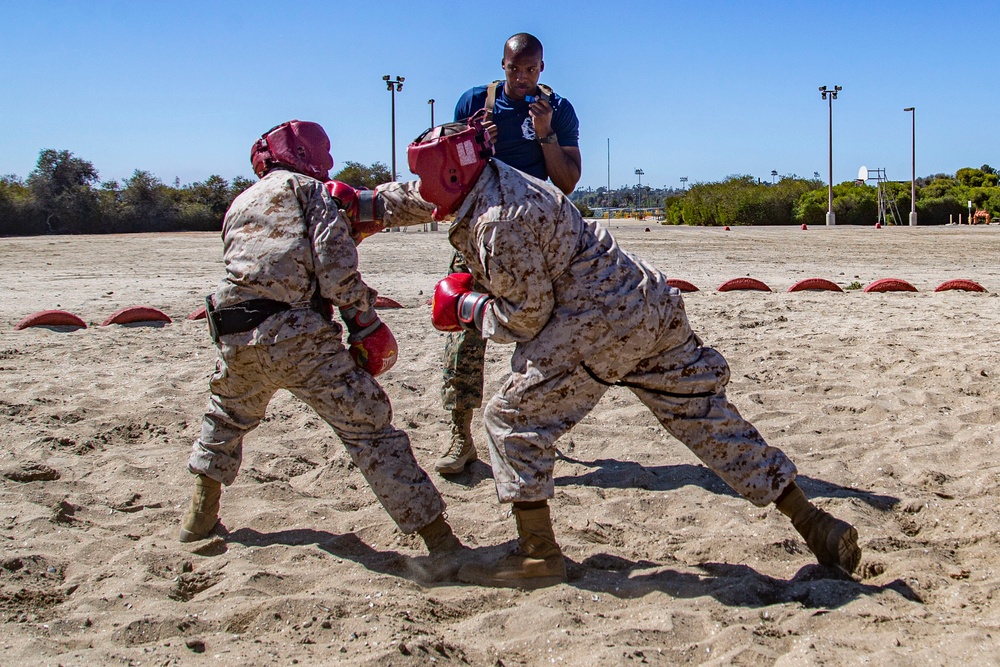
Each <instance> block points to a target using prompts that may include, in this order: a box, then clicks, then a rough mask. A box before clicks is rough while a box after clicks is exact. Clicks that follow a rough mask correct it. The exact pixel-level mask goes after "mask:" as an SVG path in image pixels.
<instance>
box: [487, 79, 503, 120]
mask: <svg viewBox="0 0 1000 667" xmlns="http://www.w3.org/2000/svg"><path fill="white" fill-rule="evenodd" d="M500 83H501V82H500V81H494V82H493V83H491V84H490V85H488V86H486V104H485V105H484V106H483V108H484V109H486V118H485V119H484V120H488V121H492V120H493V107H495V106H496V103H497V86H499V85H500Z"/></svg>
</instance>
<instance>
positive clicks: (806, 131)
mask: <svg viewBox="0 0 1000 667" xmlns="http://www.w3.org/2000/svg"><path fill="white" fill-rule="evenodd" d="M0 19H2V21H0V22H2V25H3V39H2V40H0V62H2V63H3V66H2V69H0V72H2V74H0V82H2V89H3V91H4V92H3V94H2V95H0V121H2V122H0V174H8V173H13V174H17V175H18V176H21V177H26V176H27V175H28V173H29V172H30V171H31V170H32V169H33V168H34V166H35V162H36V161H37V158H38V152H39V151H40V150H41V149H44V148H54V149H58V150H69V151H72V152H73V153H74V154H75V155H76V156H78V157H81V158H84V159H86V160H89V161H91V162H92V163H93V164H94V166H95V167H96V168H97V170H98V171H99V172H100V175H101V178H102V180H110V179H123V178H127V177H128V176H130V175H131V174H132V172H133V170H135V169H143V170H146V171H149V172H152V173H153V174H154V175H156V176H158V177H159V178H160V179H162V180H163V181H165V182H167V183H173V182H174V180H175V179H179V180H180V182H181V183H182V184H186V183H191V182H194V181H200V180H204V179H205V178H207V177H208V176H209V175H211V174H220V175H221V176H223V177H225V178H232V177H233V176H236V175H243V176H251V175H252V172H251V169H250V165H249V148H250V145H251V144H252V143H253V141H254V140H255V139H256V138H257V137H258V136H259V135H260V134H261V132H263V131H265V130H267V129H268V128H270V127H271V126H273V125H276V124H277V123H279V122H281V121H283V120H288V119H290V118H302V119H306V120H314V121H317V122H320V123H322V124H323V125H324V127H326V129H327V131H328V133H329V134H330V137H331V140H332V143H333V155H334V159H335V161H336V162H337V163H338V164H341V165H342V164H343V163H344V162H345V161H347V160H353V161H357V162H362V163H365V164H370V163H372V162H375V161H381V162H383V163H386V164H389V163H390V161H391V111H390V108H391V98H390V93H389V92H388V91H387V90H386V87H385V85H384V83H383V82H382V80H381V79H382V75H384V74H389V75H392V76H403V77H405V79H406V81H405V83H404V85H403V90H402V91H401V92H399V93H396V144H397V151H396V162H397V170H398V171H399V172H400V173H401V175H402V176H403V178H410V177H411V176H410V175H409V172H408V169H407V167H406V152H405V148H406V144H407V143H408V142H409V141H410V140H411V139H412V138H413V137H415V136H416V135H417V134H419V133H420V132H421V131H422V130H423V129H424V128H426V127H427V126H428V125H429V124H430V105H429V104H428V103H427V101H428V99H431V98H433V99H435V100H436V102H435V105H434V113H435V120H436V121H437V122H439V123H440V122H443V121H445V120H450V119H451V115H452V113H453V111H454V104H455V102H456V101H457V99H458V97H459V95H460V94H461V93H462V92H463V91H464V90H465V89H467V88H469V87H471V86H473V85H480V84H484V83H487V82H489V81H491V80H493V79H496V78H501V77H502V71H501V69H500V60H501V55H502V47H503V43H504V41H505V40H506V38H507V37H508V36H510V35H511V34H513V33H515V32H520V31H526V32H531V33H533V34H535V35H536V36H538V37H539V38H540V39H541V40H542V42H543V44H544V45H545V65H546V68H545V72H544V74H543V75H542V81H543V82H545V83H548V84H549V85H551V86H552V87H553V88H554V89H555V90H556V91H557V92H558V93H560V94H561V95H563V96H564V97H566V98H568V99H569V100H570V101H571V102H572V103H573V105H574V106H575V107H576V110H577V113H578V115H579V116H580V120H581V130H580V131H581V151H582V153H583V177H582V178H581V181H580V187H587V186H591V187H595V188H596V187H599V186H602V185H606V184H607V183H608V166H609V162H610V181H611V185H612V187H620V186H622V185H634V184H635V183H636V180H637V177H636V176H635V174H634V172H635V170H636V169H637V168H641V169H642V170H643V171H644V172H645V173H644V175H643V176H642V182H643V183H644V184H648V185H653V186H657V187H662V186H679V185H680V180H679V179H680V178H681V177H682V176H686V177H687V178H688V179H689V184H690V183H695V182H699V181H701V182H705V181H715V180H720V179H722V178H725V177H726V176H728V175H731V174H750V175H753V176H756V177H759V178H762V179H764V180H768V179H770V178H771V176H770V174H771V170H772V169H773V170H777V171H778V173H779V174H783V175H784V174H797V175H799V176H812V175H813V172H819V173H820V174H821V176H822V178H823V179H824V180H826V179H827V177H828V155H827V151H828V127H829V126H828V107H827V102H824V101H822V99H821V98H820V94H819V91H818V87H819V86H821V85H827V86H833V85H840V86H843V91H842V92H841V93H840V96H839V98H838V99H837V100H836V101H834V102H833V158H834V181H836V182H840V181H843V180H849V179H852V178H854V177H855V176H856V174H857V172H858V168H859V167H860V166H861V165H866V166H868V167H869V168H875V167H883V168H885V169H886V170H887V175H888V177H889V178H890V179H891V180H900V181H904V180H905V181H908V180H909V177H910V114H908V113H904V112H903V108H904V107H909V106H914V107H916V109H917V111H916V171H917V175H918V176H921V175H928V174H931V173H938V172H948V173H954V172H955V170H957V169H959V168H961V167H965V166H975V167H978V166H980V165H982V164H984V163H989V164H992V165H993V166H994V167H1000V133H998V132H997V129H996V123H997V120H996V119H997V117H998V115H1000V86H998V85H997V74H996V72H997V70H998V60H1000V50H998V46H997V45H998V43H1000V42H998V41H997V40H996V38H995V30H996V27H997V26H998V25H1000V3H997V2H995V1H993V2H984V1H978V0H973V1H971V2H965V3H943V2H928V1H925V0H911V1H909V2H904V1H901V0H883V1H872V2H855V1H853V0H848V1H842V2H836V3H834V2H811V1H808V0H800V1H798V2H791V1H784V0H775V1H769V0H761V1H760V2H754V3H748V2H729V1H712V0H706V1H704V2H700V3H699V2H686V3H678V2H673V1H671V0H663V1H661V2H656V1H649V2H641V1H630V0H618V1H617V2H590V1H586V0H584V1H579V2H566V1H563V0H551V1H549V2H542V1H538V2H519V1H509V2H500V3H489V4H482V5H478V4H476V3H468V2H454V1H451V2H444V1H442V2H438V1H433V0H426V1H421V0H413V1H410V2H377V1H372V0H369V2H356V1H355V2H350V3H346V2H311V3H288V2H285V3H278V2H250V1H246V0H244V1H241V2H211V1H203V2H189V1H187V0H175V1H174V2H169V3H167V2H158V1H156V0H145V1H140V0H134V1H131V2H124V1H102V2H96V1H93V0H91V1H90V2H85V1H83V0H79V1H77V2H59V1H55V0H35V1H33V2H15V1H14V0H0ZM609 140H610V160H609V157H608V152H609V151H608V145H609ZM336 168H337V167H335V169H336Z"/></svg>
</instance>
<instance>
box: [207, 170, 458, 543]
mask: <svg viewBox="0 0 1000 667" xmlns="http://www.w3.org/2000/svg"><path fill="white" fill-rule="evenodd" d="M222 238H223V242H224V245H225V248H224V253H223V258H224V260H225V264H226V278H225V279H224V280H223V281H222V283H221V284H220V285H219V288H218V289H217V290H216V293H215V303H216V306H217V307H218V308H224V307H226V306H231V305H234V304H236V303H239V302H242V301H247V300H250V299H273V300H275V301H281V302H285V303H289V304H291V305H292V309H291V310H288V311H284V312H281V313H278V314H276V315H272V316H271V317H269V318H268V319H266V320H264V322H262V323H261V324H260V325H259V326H257V327H256V328H255V329H252V330H250V331H246V332H242V333H233V334H227V335H224V336H222V337H221V339H220V341H219V343H220V344H219V356H218V361H217V364H216V372H215V374H214V375H213V376H212V380H211V383H210V388H211V392H212V396H211V399H210V402H209V408H208V410H207V411H206V413H205V416H204V418H203V420H202V427H201V437H200V438H199V439H198V440H197V441H195V443H194V445H193V447H192V451H191V456H190V458H189V460H188V467H189V469H190V470H191V471H192V472H194V473H199V474H203V475H206V476H208V477H211V478H212V479H215V480H217V481H220V482H222V483H224V484H227V485H229V484H232V483H233V481H234V480H235V479H236V474H237V472H238V471H239V468H240V463H241V460H242V453H243V437H244V436H245V435H246V434H247V433H249V432H250V431H252V430H253V429H254V428H256V427H257V425H258V424H259V423H260V420H261V419H262V418H263V417H264V413H265V410H266V408H267V404H268V401H269V400H270V399H271V397H272V396H273V395H274V394H275V392H277V390H278V389H287V390H288V391H290V392H291V393H292V394H294V395H295V396H297V397H298V398H300V399H301V400H302V401H303V402H305V403H306V404H307V405H309V406H310V407H311V408H312V409H314V410H315V411H316V412H317V413H318V414H319V416H320V417H322V418H323V419H324V420H325V421H326V422H327V423H328V424H329V425H330V426H331V427H332V428H333V430H334V432H335V433H336V434H337V435H338V436H339V437H340V439H341V441H343V443H344V446H345V447H346V448H347V451H348V453H349V454H350V456H351V458H352V460H353V461H354V463H355V464H356V465H357V466H358V469H359V470H360V471H361V473H362V474H363V475H364V477H365V479H366V480H367V481H368V483H369V485H370V486H371V488H372V490H373V491H374V492H375V495H376V496H378V499H379V501H380V502H381V503H382V505H383V506H384V507H385V509H386V511H387V512H388V513H389V515H390V516H391V517H392V519H393V520H394V521H395V522H396V524H397V525H398V526H399V528H400V530H402V531H403V532H405V533H412V532H414V531H416V530H418V529H420V528H423V527H424V526H426V525H428V524H429V523H430V522H431V521H432V520H434V519H435V518H436V517H438V516H439V515H440V514H441V512H442V511H443V509H444V502H443V501H442V499H441V496H440V494H439V493H438V492H437V489H435V488H434V485H433V483H432V482H431V480H430V478H429V477H428V476H427V473H425V472H424V470H423V469H422V468H420V466H419V464H418V463H417V461H416V459H415V458H414V456H413V451H412V450H411V449H410V441H409V438H408V437H407V435H406V433H404V432H403V431H400V430H399V429H396V428H394V427H393V426H392V407H391V405H390V403H389V398H388V397H387V396H386V394H385V392H383V391H382V388H381V387H380V386H379V384H378V383H377V382H376V381H375V379H374V378H373V377H372V376H371V375H369V374H368V373H366V372H365V371H363V370H362V369H360V368H359V367H358V366H357V365H356V364H355V363H354V361H353V360H352V359H351V357H350V354H349V353H348V352H347V350H346V349H345V348H344V346H343V345H342V343H341V327H340V325H339V324H338V323H336V322H333V321H330V320H328V319H326V318H325V317H324V316H323V315H321V314H320V313H319V312H318V311H317V310H315V309H313V308H312V307H311V306H310V300H311V298H312V296H313V294H314V293H315V292H316V290H317V288H318V290H319V293H320V294H321V296H322V297H323V298H325V299H328V300H329V301H330V302H331V303H332V304H333V305H334V306H336V307H347V306H353V307H355V308H357V309H359V310H362V311H366V310H368V309H369V308H372V307H373V306H374V304H375V298H376V296H377V295H376V292H375V290H373V289H371V288H370V287H368V286H367V285H365V283H364V282H363V281H362V279H361V275H360V274H359V273H358V270H357V262H358V256H357V251H356V250H355V247H354V243H353V242H352V241H351V237H350V232H349V228H348V225H347V223H346V221H345V220H344V219H343V218H342V217H341V215H340V213H339V211H338V210H337V205H336V202H335V201H334V200H333V199H332V198H331V197H330V196H329V195H328V194H327V191H326V188H325V187H324V186H323V184H322V183H321V182H320V181H318V180H315V179H313V178H310V177H308V176H303V175H301V174H297V173H293V172H290V171H285V170H280V169H279V170H274V171H271V172H270V173H269V174H267V175H266V176H265V177H264V178H262V179H261V180H260V182H259V183H257V184H255V185H254V186H253V187H251V188H250V189H249V190H247V191H246V192H244V193H243V194H241V195H240V196H239V197H237V199H236V200H235V201H234V202H233V205H232V206H231V207H230V209H229V211H228V212H227V214H226V220H225V223H224V225H223V230H222Z"/></svg>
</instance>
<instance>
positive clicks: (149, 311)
mask: <svg viewBox="0 0 1000 667" xmlns="http://www.w3.org/2000/svg"><path fill="white" fill-rule="evenodd" d="M171 321H172V320H171V319H170V317H168V316H167V314H166V313H164V312H163V311H162V310H157V309H156V308H150V307H148V306H129V307H127V308H122V309H121V310H116V311H115V312H114V313H112V314H111V317H109V318H108V319H106V320H104V321H103V322H102V323H101V326H102V327H106V326H110V325H112V324H133V323H135V322H171Z"/></svg>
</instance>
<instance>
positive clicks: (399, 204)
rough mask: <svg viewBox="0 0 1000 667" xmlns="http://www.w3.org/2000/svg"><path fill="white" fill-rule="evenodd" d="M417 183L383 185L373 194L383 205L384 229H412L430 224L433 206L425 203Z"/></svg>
mask: <svg viewBox="0 0 1000 667" xmlns="http://www.w3.org/2000/svg"><path fill="white" fill-rule="evenodd" d="M418 182H419V181H407V182H405V183H395V182H392V183H383V184H382V185H380V186H378V187H377V188H375V192H376V193H377V194H378V196H379V197H381V198H382V202H383V203H384V204H385V226H386V227H412V226H414V225H423V224H425V223H428V222H431V221H432V219H431V213H432V212H433V211H434V204H431V203H430V202H428V201H425V200H424V199H423V198H422V197H421V196H420V192H419V191H418V190H417V183H418Z"/></svg>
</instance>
